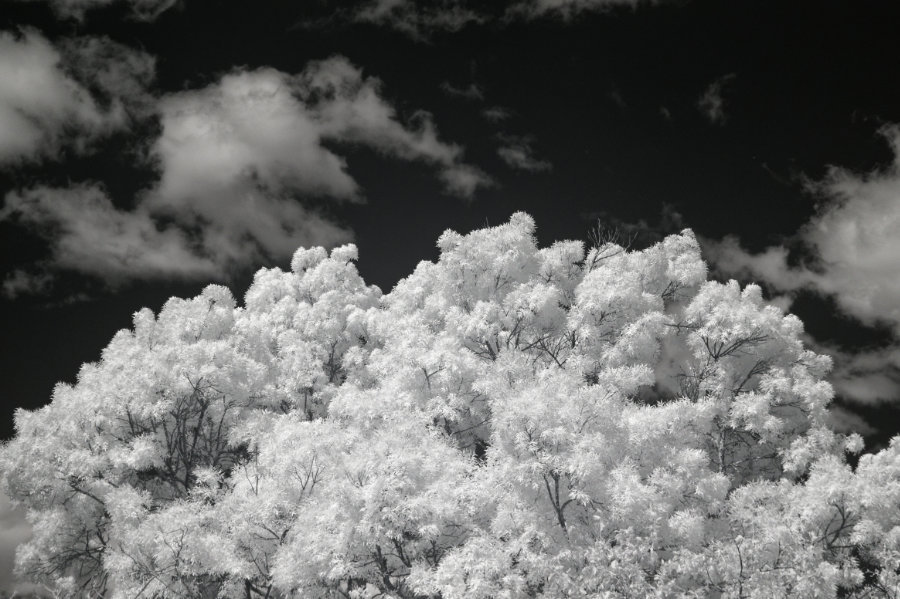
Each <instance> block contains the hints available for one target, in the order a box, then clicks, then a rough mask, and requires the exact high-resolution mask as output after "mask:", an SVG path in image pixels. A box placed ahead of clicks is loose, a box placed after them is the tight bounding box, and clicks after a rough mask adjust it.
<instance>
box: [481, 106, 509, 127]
mask: <svg viewBox="0 0 900 599" xmlns="http://www.w3.org/2000/svg"><path fill="white" fill-rule="evenodd" d="M481 116H483V117H484V119H485V120H486V121H488V122H491V123H500V122H503V121H505V120H507V119H508V118H509V117H511V116H512V113H511V112H510V111H509V110H508V109H506V108H503V107H502V106H491V107H489V108H485V109H484V110H482V111H481Z"/></svg>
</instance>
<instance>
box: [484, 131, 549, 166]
mask: <svg viewBox="0 0 900 599" xmlns="http://www.w3.org/2000/svg"><path fill="white" fill-rule="evenodd" d="M500 140H501V142H503V145H502V146H500V147H499V148H497V154H498V155H499V156H500V158H501V159H502V160H503V162H505V163H506V164H507V165H508V166H510V167H511V168H515V169H520V170H523V171H532V172H535V171H547V170H550V169H551V168H553V165H552V164H550V163H549V162H548V161H546V160H538V159H537V158H535V157H534V152H533V150H532V149H531V139H530V138H528V137H517V136H511V135H501V136H500Z"/></svg>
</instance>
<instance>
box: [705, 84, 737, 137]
mask: <svg viewBox="0 0 900 599" xmlns="http://www.w3.org/2000/svg"><path fill="white" fill-rule="evenodd" d="M734 78H735V74H734V73H728V74H727V75H723V76H721V77H719V78H718V79H716V80H715V81H713V82H712V83H710V84H709V85H708V86H707V88H706V89H705V90H703V94H701V96H700V99H699V100H697V108H698V109H699V110H700V112H701V113H703V116H705V117H706V118H707V120H709V122H710V123H712V124H714V125H724V124H725V121H726V120H728V115H726V114H725V97H724V93H725V87H726V86H727V85H728V84H729V83H730V82H731V81H733V80H734Z"/></svg>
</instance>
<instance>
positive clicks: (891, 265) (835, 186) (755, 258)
mask: <svg viewBox="0 0 900 599" xmlns="http://www.w3.org/2000/svg"><path fill="white" fill-rule="evenodd" d="M881 134H882V135H883V136H884V138H885V139H886V140H887V141H888V143H889V144H890V145H891V147H892V149H893V151H894V159H893V161H892V163H891V164H889V165H888V166H886V167H884V168H881V169H877V170H874V171H872V172H868V173H855V172H852V171H849V170H847V169H844V168H840V167H831V168H830V169H829V172H828V174H827V175H826V176H825V177H824V178H823V179H822V180H820V181H815V182H811V183H809V184H808V189H809V190H810V191H811V192H813V193H815V194H817V195H818V196H819V197H821V198H822V202H821V204H820V205H819V207H818V211H817V213H816V214H815V215H814V216H813V217H812V218H811V219H810V220H809V222H807V223H806V224H805V225H804V226H803V227H802V228H801V229H800V230H799V231H798V232H797V233H796V235H795V236H794V237H793V239H790V240H787V241H789V242H791V243H796V244H799V245H800V247H802V248H803V249H804V250H805V251H806V252H805V253H806V254H808V256H809V258H808V259H807V260H806V261H805V262H801V263H799V264H792V263H791V262H790V261H789V259H788V258H789V250H788V248H787V246H786V245H780V246H771V247H769V248H766V249H765V250H763V251H761V252H757V253H752V252H749V251H747V250H745V249H744V248H743V247H742V246H741V244H740V242H739V240H737V239H735V238H726V239H724V240H721V241H712V240H706V241H705V242H704V249H705V251H706V253H707V255H708V256H709V257H710V259H711V260H712V261H713V262H714V264H715V265H716V267H717V268H718V270H720V271H721V272H723V273H725V274H729V275H735V276H743V277H745V278H755V279H757V280H761V281H764V282H766V283H767V284H768V285H769V286H770V287H771V288H773V289H775V290H777V291H779V292H783V293H787V294H795V293H797V292H798V291H801V290H808V291H813V292H816V293H819V294H821V295H823V296H828V297H831V298H833V299H834V301H835V303H836V305H837V306H838V308H839V309H840V310H841V311H842V312H844V313H845V314H847V315H848V316H851V317H853V318H856V319H858V320H859V321H861V322H862V323H864V324H867V325H871V326H877V325H883V326H887V327H889V328H890V329H891V330H892V331H893V335H894V340H895V343H894V345H892V346H889V347H886V348H881V349H878V350H867V351H863V352H846V351H841V350H839V349H837V348H834V347H829V346H823V347H822V351H826V352H828V353H830V354H832V356H833V357H834V358H835V362H836V366H835V373H834V383H835V386H836V387H837V389H838V390H839V391H840V392H841V393H842V394H843V395H844V396H846V397H848V398H851V399H855V400H857V401H860V402H874V401H884V400H900V376H898V373H900V260H898V256H900V201H898V198H900V127H897V126H893V127H887V128H884V129H882V130H881Z"/></svg>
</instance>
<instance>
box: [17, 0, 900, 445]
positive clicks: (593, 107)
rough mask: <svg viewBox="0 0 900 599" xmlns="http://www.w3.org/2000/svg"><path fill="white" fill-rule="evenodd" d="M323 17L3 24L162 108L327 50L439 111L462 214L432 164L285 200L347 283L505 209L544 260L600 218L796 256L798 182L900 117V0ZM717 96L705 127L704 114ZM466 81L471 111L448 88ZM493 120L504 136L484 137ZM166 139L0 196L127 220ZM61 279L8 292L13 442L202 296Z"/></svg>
mask: <svg viewBox="0 0 900 599" xmlns="http://www.w3.org/2000/svg"><path fill="white" fill-rule="evenodd" d="M337 4H338V3H334V4H329V3H325V2H318V3H314V2H296V1H288V2H267V3H249V2H242V1H234V2H231V1H229V2H224V1H203V2H200V1H196V2H194V1H191V0H185V2H183V3H182V4H181V5H179V6H176V7H174V8H172V9H170V10H168V11H166V12H164V13H163V14H162V15H161V16H160V17H159V18H158V19H156V20H155V21H153V22H142V21H134V20H132V19H129V18H127V14H126V13H127V7H126V6H124V5H113V6H112V7H111V8H108V9H101V10H98V11H94V12H91V13H89V14H88V15H87V17H86V18H85V19H84V20H83V21H81V22H79V21H76V20H66V19H59V18H57V17H56V16H55V15H54V14H53V13H52V12H51V10H50V8H49V7H48V6H47V5H45V4H44V3H41V2H21V3H20V2H5V3H4V6H3V11H2V17H0V27H2V28H3V29H4V30H6V31H15V30H17V29H18V28H20V27H23V26H30V27H34V28H36V29H38V30H39V31H41V32H42V33H43V35H44V36H46V37H47V38H48V39H49V40H51V41H56V40H60V39H63V38H66V37H71V36H97V35H105V36H109V37H111V38H112V39H114V40H115V41H117V42H120V43H122V44H124V45H126V46H129V47H133V48H138V49H142V50H144V51H145V52H147V53H149V54H151V55H153V56H155V57H156V58H157V67H156V69H157V77H156V81H155V83H154V84H153V87H152V89H151V93H153V94H156V95H162V94H166V93H172V92H178V91H181V90H185V89H198V88H202V87H205V86H207V85H210V84H213V83H215V82H216V81H218V80H219V78H220V77H221V76H222V75H223V74H225V73H228V72H230V71H232V70H234V69H236V68H243V69H247V70H252V69H255V68H258V67H264V66H268V67H273V68H275V69H278V70H280V71H282V72H284V73H299V72H301V71H303V69H304V68H305V66H306V65H307V64H308V63H309V61H311V60H318V59H324V58H327V57H330V56H333V55H336V54H338V55H342V56H344V57H346V58H347V59H348V60H349V61H350V62H351V63H353V64H354V65H356V66H358V67H360V68H362V70H363V72H364V74H365V75H366V76H371V77H377V78H378V79H380V80H381V82H382V86H381V88H380V89H381V94H382V96H383V98H385V100H387V101H388V102H389V103H390V104H392V105H393V106H394V107H395V108H396V109H397V112H398V115H399V117H398V118H399V120H400V121H401V122H410V120H411V119H414V116H413V115H414V113H415V112H416V111H418V110H426V111H428V112H429V113H431V115H432V118H433V121H434V123H435V125H436V126H437V130H438V132H439V136H440V138H441V139H442V140H444V141H447V142H452V143H456V144H459V145H461V146H464V147H465V154H464V158H465V161H466V162H467V163H468V164H472V165H475V166H477V167H478V168H480V169H482V170H483V171H484V172H485V173H486V174H487V175H488V176H489V177H491V179H492V180H493V182H494V185H493V186H492V187H489V188H485V189H480V190H478V191H477V192H476V193H475V194H474V196H473V197H471V198H463V199H460V198H457V197H452V196H450V195H448V194H446V193H445V192H444V191H443V190H442V186H441V184H440V182H439V181H438V179H437V177H436V176H435V173H434V169H433V168H430V167H429V166H428V165H427V164H423V163H418V162H410V161H406V160H398V159H395V158H391V157H389V156H385V155H384V153H383V152H379V151H378V150H373V149H371V148H367V147H365V146H364V145H360V144H352V145H351V144H347V143H343V144H342V143H341V142H339V141H337V142H328V143H329V144H330V145H329V147H330V148H331V149H333V150H334V152H336V153H339V154H340V155H341V156H343V157H345V158H346V160H347V163H348V166H347V170H348V172H349V173H350V174H351V175H352V177H353V178H354V179H355V180H356V181H357V183H358V184H359V185H360V187H361V188H362V191H363V196H364V199H365V201H364V202H357V203H353V202H332V201H324V200H322V199H321V198H319V199H311V198H304V197H298V198H297V200H298V201H305V202H314V203H316V204H317V205H320V206H322V208H323V210H325V211H326V212H327V213H328V214H329V215H330V218H332V219H333V220H334V221H335V222H338V223H340V224H341V225H342V226H343V227H346V228H349V229H350V230H352V232H353V235H354V237H355V243H356V244H357V245H358V246H359V249H360V260H359V263H358V266H359V269H360V271H361V272H362V274H363V276H364V277H365V279H366V280H367V281H368V282H370V283H375V284H377V285H379V286H380V287H382V289H384V290H385V291H388V290H389V289H390V288H391V287H393V285H394V284H395V283H396V282H397V280H399V279H400V278H401V277H403V276H405V275H406V274H408V273H410V272H411V271H412V269H413V268H414V266H415V264H416V263H417V262H418V261H419V260H422V259H429V260H430V259H434V258H436V256H437V249H436V247H435V241H436V239H437V237H438V236H439V235H440V233H441V232H442V231H444V230H445V229H447V228H452V229H456V230H458V231H462V232H465V231H469V230H472V229H474V228H478V227H481V226H484V225H485V224H486V223H489V224H498V223H500V222H503V221H505V220H507V219H508V218H509V216H510V214H511V213H512V212H514V211H516V210H525V211H527V212H529V213H531V214H532V215H533V216H534V217H535V219H536V221H537V224H538V237H539V240H540V242H541V243H542V244H549V243H550V242H552V241H554V240H558V239H564V238H574V239H586V237H587V233H588V231H589V229H590V228H591V227H592V226H593V225H594V223H595V222H596V221H597V219H598V218H599V219H601V220H603V221H604V222H607V223H610V224H613V225H616V224H618V225H619V226H627V225H629V224H631V225H637V226H638V227H639V228H640V229H641V230H642V231H643V236H642V237H641V240H645V241H649V240H652V239H654V236H655V235H659V234H663V233H667V232H671V231H673V230H675V229H678V228H679V227H681V226H686V227H691V228H692V229H694V231H695V232H696V233H697V234H698V235H700V236H702V237H704V238H709V239H720V238H722V237H724V236H726V235H734V236H737V237H738V238H739V239H740V240H741V243H742V245H743V246H744V247H745V248H747V249H749V250H751V251H759V250H762V249H763V248H765V247H768V246H772V245H778V244H782V243H790V242H791V239H792V236H794V235H795V234H796V233H797V231H798V230H800V229H801V228H802V227H803V225H804V223H806V222H808V221H809V220H810V218H811V217H812V216H813V215H814V214H815V211H816V205H817V202H820V201H822V198H821V197H818V196H817V195H816V194H814V193H812V192H810V191H808V190H807V189H806V183H807V182H808V181H815V180H819V179H821V178H822V177H823V176H825V174H826V169H827V168H828V166H829V165H840V166H842V167H845V168H847V169H851V170H852V171H857V172H871V171H873V170H874V169H876V168H879V167H885V166H886V165H889V164H890V163H891V160H892V153H891V150H890V148H889V146H888V145H887V144H886V143H885V141H884V139H882V138H881V137H879V135H878V134H877V131H878V130H879V128H881V127H882V126H884V125H886V124H890V123H896V122H900V85H897V82H896V72H897V67H898V57H900V36H898V35H897V34H896V26H897V24H898V23H900V4H898V3H895V2H887V1H885V2H870V1H859V0H854V1H846V2H827V1H825V2H823V1H818V2H787V1H785V0H778V1H760V0H753V1H743V0H727V1H706V0H695V1H683V2H669V3H666V2H662V3H658V4H646V5H644V4H640V5H638V6H637V7H636V8H633V9H632V8H624V9H622V8H616V9H612V10H602V11H590V10H587V11H584V12H581V13H578V14H575V15H572V16H570V17H569V18H562V17H560V16H557V15H553V14H548V15H544V16H541V17H539V18H537V17H536V18H516V19H509V18H505V17H504V16H503V15H502V14H500V13H501V12H502V11H500V9H495V10H497V12H496V13H494V14H493V15H486V16H485V22H483V23H479V24H470V25H468V26H466V27H464V28H462V29H460V30H458V31H445V30H440V29H436V30H433V31H427V32H426V34H427V35H426V36H425V37H426V38H427V39H416V38H415V37H411V36H410V35H407V34H405V33H404V32H402V31H398V30H397V28H395V27H392V26H390V24H389V23H381V24H377V23H360V22H354V21H353V19H352V18H350V17H347V16H346V14H344V15H343V16H341V15H338V16H335V13H334V10H335V8H334V6H335V5H337ZM322 19H324V20H322ZM716 81H721V82H722V84H721V89H720V97H721V99H722V102H723V110H724V115H725V118H724V120H723V121H718V122H714V121H713V120H711V119H710V118H709V115H708V114H706V113H705V112H704V111H703V110H702V109H701V108H700V107H699V106H698V102H699V101H700V98H701V97H702V95H703V94H704V93H705V91H707V90H708V89H709V87H710V86H711V85H712V84H714V82H716ZM473 84H474V85H476V86H478V88H479V89H480V91H481V96H482V97H481V98H466V97H463V96H461V95H459V94H453V93H448V92H447V90H446V88H447V86H448V85H449V86H452V87H454V88H458V89H466V88H468V87H469V86H470V85H473ZM3 85H9V83H5V82H2V81H0V86H3ZM491 107H502V108H503V109H504V110H505V111H507V112H508V115H509V116H508V118H506V119H504V120H502V121H500V122H491V121H490V120H488V119H486V118H485V117H484V115H483V111H484V110H485V109H487V108H491ZM158 130H159V124H158V122H157V121H155V120H154V119H153V118H148V119H146V120H144V121H142V122H140V123H138V124H136V125H135V126H134V127H133V128H132V129H131V130H129V131H128V133H127V134H117V135H113V136H110V137H108V138H106V139H104V140H103V142H102V143H100V144H99V145H97V146H96V151H94V152H92V153H89V154H86V155H78V154H77V153H75V152H73V151H69V152H63V153H62V154H61V155H60V156H57V157H55V158H53V159H44V160H34V161H22V162H17V163H14V164H7V165H5V166H2V167H0V194H6V193H7V192H9V191H12V190H16V189H23V188H28V187H31V186H34V185H36V184H43V185H54V186H66V185H69V184H71V183H74V182H79V181H87V180H92V181H102V182H103V183H104V185H105V186H106V188H107V190H108V191H109V193H110V196H111V197H112V198H113V200H114V202H115V203H116V205H117V206H119V207H122V208H128V207H130V206H133V205H134V202H135V199H134V198H135V197H136V196H137V195H139V194H140V193H141V190H142V189H145V188H146V187H148V186H149V185H150V184H151V181H152V180H153V179H154V177H155V175H154V170H153V168H152V166H148V163H147V161H146V160H145V159H143V158H142V152H143V148H145V146H146V144H147V140H149V139H152V138H153V137H154V136H156V135H158V133H159V131H158ZM503 135H506V136H518V137H521V136H527V137H528V138H529V139H530V148H531V150H532V151H533V154H534V157H535V158H536V159H538V160H544V161H548V162H549V163H551V164H552V169H549V170H542V171H534V172H532V171H528V170H522V169H515V168H511V167H510V166H509V165H507V164H505V163H504V161H503V160H501V158H500V157H499V156H498V153H497V150H498V147H501V146H502V145H504V143H506V142H504V139H507V138H503V137H500V136H503ZM898 201H900V199H898ZM641 223H643V225H642V224H641ZM785 240H787V241H785ZM639 243H640V240H639ZM47 254H48V241H47V235H45V234H41V233H40V232H36V231H34V230H33V229H28V228H26V227H22V226H21V224H20V223H18V222H16V221H15V219H7V220H4V221H0V273H11V272H13V271H14V270H15V269H19V268H29V267H30V265H34V264H37V263H40V261H42V260H45V259H46V257H47ZM898 258H900V257H898ZM288 260H289V259H288V258H285V257H271V258H270V259H269V260H262V261H260V262H259V263H257V264H253V265H250V266H251V267H250V268H244V269H235V270H232V272H231V278H230V280H229V281H228V284H229V285H230V286H231V288H232V289H233V290H234V292H235V294H236V295H237V296H238V297H240V296H241V295H242V294H243V292H244V291H245V290H246V288H247V286H248V285H249V281H250V277H251V274H252V270H253V268H258V267H261V266H268V265H271V264H278V265H280V266H282V267H286V266H287V263H288ZM53 275H54V277H55V279H56V282H55V284H54V286H53V287H52V289H50V290H49V291H46V292H42V293H39V294H35V295H24V296H18V297H15V298H10V297H4V298H0V331H2V333H0V353H2V362H0V363H2V365H3V373H2V376H0V400H2V402H3V410H2V418H0V435H2V436H3V437H9V435H10V434H11V432H12V428H11V427H12V413H13V410H14V409H15V408H16V407H20V406H22V407H36V406H40V405H41V404H43V403H46V402H47V401H49V398H50V394H51V391H52V388H53V385H54V384H55V382H56V381H73V380H74V377H75V374H76V373H77V370H78V367H79V365H80V364H81V363H82V362H85V361H93V360H96V359H97V358H99V355H100V350H101V349H102V348H103V347H104V346H105V345H106V343H107V342H108V341H109V339H110V338H111V336H112V335H113V333H114V332H115V331H116V330H118V329H120V328H123V327H128V326H130V319H131V314H132V313H133V312H135V311H136V310H138V309H139V308H140V307H143V306H148V307H150V308H152V309H153V310H155V311H156V310H158V309H159V308H160V307H161V305H162V303H163V302H164V301H165V300H166V299H167V298H168V297H170V296H172V295H177V296H191V295H194V294H196V293H198V292H199V291H200V290H201V289H202V288H203V286H205V284H207V283H208V282H210V281H208V280H193V281H174V280H170V279H166V278H164V277H163V278H160V277H156V278H154V279H152V280H136V281H130V282H125V283H120V284H118V285H116V286H114V287H109V286H107V285H105V284H104V283H103V282H102V281H99V280H97V279H93V278H91V277H87V276H84V275H82V274H79V273H77V272H74V273H73V272H65V271H54V272H53ZM5 276H6V275H5ZM876 283H877V282H876ZM85 296H86V298H85ZM73 298H79V299H78V300H77V301H71V300H72V299H73ZM792 310H793V311H795V312H796V313H797V314H798V315H799V316H800V317H801V318H802V319H804V321H805V322H806V324H807V329H808V330H809V331H810V333H811V334H812V335H813V336H814V337H815V338H816V339H817V340H818V341H819V342H822V343H831V344H836V345H837V346H841V347H843V348H844V349H846V350H848V351H859V350H861V349H864V348H866V347H869V346H876V347H886V346H890V344H891V343H893V342H894V341H893V337H892V333H891V330H890V327H882V328H881V329H872V328H868V327H863V326H862V325H860V324H859V323H858V322H857V321H855V320H853V319H852V318H851V317H849V316H846V315H844V314H843V313H842V312H841V311H840V310H839V308H838V306H837V305H836V303H835V301H834V300H833V299H830V298H829V297H827V296H823V295H820V294H817V293H815V292H810V291H808V292H800V293H799V294H797V295H796V296H795V302H794V304H793V308H792ZM839 402H840V403H841V405H845V406H846V407H848V408H849V409H850V410H851V411H852V412H855V413H857V414H859V415H861V416H862V417H863V418H864V419H866V420H867V421H868V422H869V424H871V425H872V426H873V428H874V429H875V430H867V431H866V432H868V433H869V435H868V436H869V438H870V440H872V441H873V442H874V443H880V442H883V441H884V439H885V438H886V437H887V436H888V435H889V434H891V433H893V432H897V431H898V428H900V426H898V420H897V411H896V409H895V408H894V407H893V405H892V404H890V403H881V404H878V405H876V406H873V405H868V406H861V405H860V404H858V403H855V402H853V401H852V400H851V399H849V398H839Z"/></svg>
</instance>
